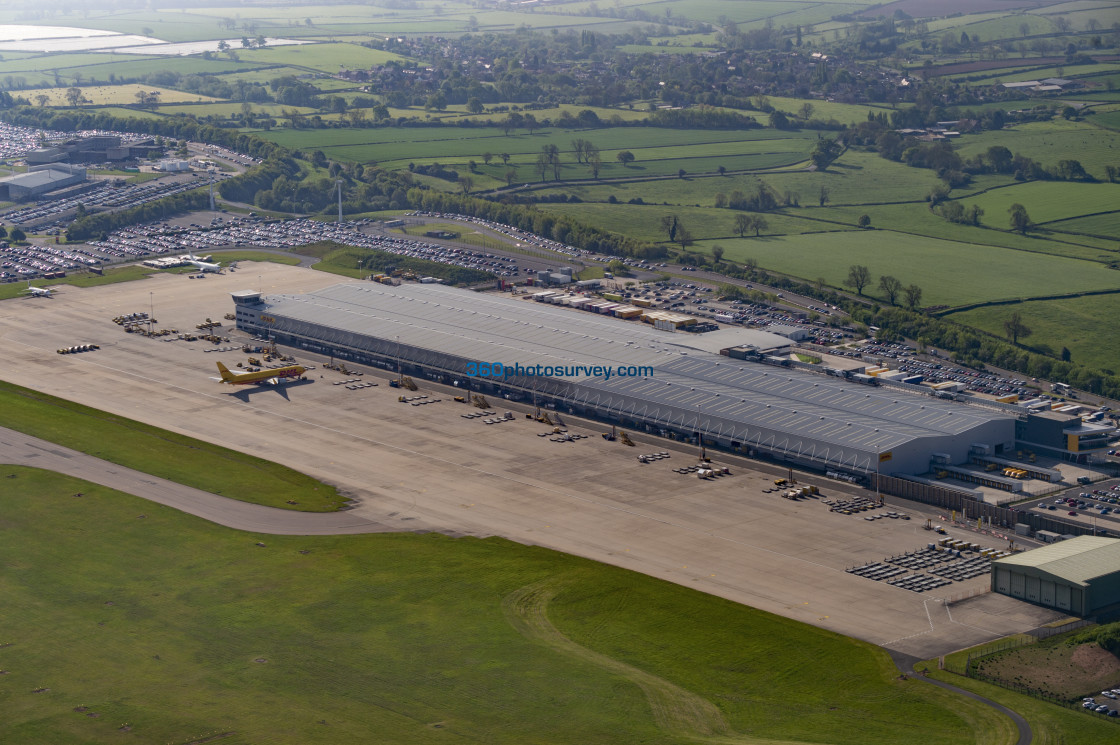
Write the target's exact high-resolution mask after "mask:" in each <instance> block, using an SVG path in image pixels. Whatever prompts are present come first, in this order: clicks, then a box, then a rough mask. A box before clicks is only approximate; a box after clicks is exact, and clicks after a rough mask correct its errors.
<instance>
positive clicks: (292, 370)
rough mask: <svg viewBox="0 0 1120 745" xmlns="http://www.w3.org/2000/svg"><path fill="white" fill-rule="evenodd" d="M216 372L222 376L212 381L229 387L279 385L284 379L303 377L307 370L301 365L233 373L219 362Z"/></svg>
mask: <svg viewBox="0 0 1120 745" xmlns="http://www.w3.org/2000/svg"><path fill="white" fill-rule="evenodd" d="M218 372H220V373H221V374H222V377H221V378H214V380H221V381H222V382H223V383H229V384H230V385H247V384H254V385H279V384H280V381H281V380H283V379H285V378H301V377H303V374H304V373H305V372H307V368H306V367H304V366H302V365H288V366H287V367H278V368H276V369H274V370H260V371H258V372H234V371H233V370H230V369H229V368H228V367H226V366H225V365H223V364H222V363H221V362H219V363H218Z"/></svg>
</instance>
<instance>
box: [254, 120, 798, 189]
mask: <svg viewBox="0 0 1120 745" xmlns="http://www.w3.org/2000/svg"><path fill="white" fill-rule="evenodd" d="M261 136H262V137H265V138H266V139H269V140H272V141H273V142H277V143H278V144H281V145H284V146H286V147H292V148H300V149H320V150H322V151H323V152H324V153H325V154H326V155H327V157H329V158H337V159H339V160H343V161H353V162H359V163H361V162H376V163H378V164H380V165H382V166H384V167H386V168H404V167H406V166H407V165H408V164H409V163H417V164H428V163H436V162H438V163H441V164H443V165H446V166H454V167H456V168H457V170H461V172H462V171H464V170H465V167H466V166H467V161H468V160H476V161H478V162H481V161H482V160H483V158H482V155H483V153H485V152H490V153H492V154H493V155H494V156H495V158H496V159H497V160H496V164H494V165H492V166H491V167H490V168H489V169H485V168H483V169H482V170H483V172H484V173H488V174H489V175H490V176H492V177H493V178H495V179H502V178H503V174H504V173H505V170H506V168H507V166H506V165H504V164H503V163H501V160H500V158H499V156H500V154H501V153H507V154H509V155H510V156H511V159H510V166H512V167H514V168H516V169H517V171H518V177H517V180H518V181H538V180H540V175H539V173H536V172H535V163H536V159H537V156H538V155H539V154H540V152H541V148H543V147H544V146H546V145H556V146H557V147H558V148H559V149H560V152H561V159H562V162H563V164H564V170H563V172H562V178H565V179H572V178H576V179H589V178H590V177H591V173H590V170H589V169H588V167H587V166H585V165H577V164H576V163H575V157H574V155H573V153H572V145H571V141H572V140H573V139H575V138H581V139H586V140H590V141H591V142H593V143H594V144H595V145H596V146H597V147H599V148H600V151H601V158H602V161H603V168H602V171H601V173H600V176H601V177H603V178H610V177H619V176H626V177H639V176H649V175H671V174H676V173H677V171H678V170H679V169H680V168H684V169H685V170H686V171H689V172H693V173H700V172H710V173H715V172H716V170H717V169H718V168H719V166H720V165H723V166H724V167H725V168H727V169H729V170H738V169H761V168H772V167H775V166H780V165H788V164H792V163H797V162H801V161H803V160H804V159H805V158H806V157H807V155H808V152H809V150H810V149H811V148H812V142H813V141H814V139H815V138H814V136H813V135H812V133H788V132H777V131H776V130H771V129H753V130H746V131H729V130H677V129H654V128H650V127H633V128H631V127H608V128H601V129H581V130H564V129H558V128H552V129H545V130H539V131H537V132H535V133H534V134H532V135H529V134H521V133H518V134H513V133H511V134H510V135H508V136H507V135H505V134H503V132H502V130H501V129H499V128H497V127H485V128H456V127H440V128H427V129H416V128H404V129H375V130H332V131H330V132H326V133H322V132H317V131H299V130H296V131H293V130H273V131H271V132H263V133H261ZM684 143H688V144H684ZM620 150H629V151H631V152H632V153H634V155H635V157H636V160H635V161H634V163H632V164H631V165H630V166H628V167H623V166H621V165H620V164H618V163H617V161H616V160H615V157H616V155H617V153H618V152H619V151H620Z"/></svg>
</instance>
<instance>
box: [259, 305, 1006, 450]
mask: <svg viewBox="0 0 1120 745" xmlns="http://www.w3.org/2000/svg"><path fill="white" fill-rule="evenodd" d="M264 303H265V307H264V309H263V310H262V313H267V314H268V315H270V316H273V317H276V318H277V329H278V330H279V329H281V328H282V325H283V323H284V320H285V319H292V320H295V321H301V322H304V323H311V324H316V325H319V326H323V327H327V328H330V329H333V330H336V331H340V332H344V333H350V334H355V335H362V336H371V337H377V338H380V339H385V340H390V341H392V340H394V339H396V340H399V343H400V345H401V346H402V347H411V348H417V349H423V350H428V351H432V352H438V353H441V354H443V355H448V356H451V357H458V358H460V359H463V360H477V361H481V362H501V363H503V364H504V365H513V364H515V363H519V364H521V365H538V364H539V365H545V366H547V365H553V366H555V365H612V366H615V367H617V366H620V365H638V366H650V367H652V368H653V375H651V376H645V377H618V376H614V377H611V378H610V379H609V380H607V379H604V378H601V377H600V378H590V377H569V378H566V379H567V380H570V381H571V382H573V383H578V386H579V387H580V389H581V390H582V391H584V393H585V394H587V396H590V395H591V394H592V393H593V392H599V393H601V394H603V395H609V396H613V397H623V398H626V399H628V400H630V402H631V403H632V404H633V405H634V406H637V405H643V406H654V407H656V406H664V407H671V408H672V409H673V410H675V411H676V412H677V416H676V421H677V422H678V423H687V422H686V421H685V420H686V419H687V418H688V417H697V418H699V417H702V419H701V421H700V423H702V424H706V425H707V426H706V427H705V429H713V428H717V426H718V428H719V429H721V431H729V430H732V429H733V428H734V427H735V425H736V424H750V425H751V426H753V427H763V428H765V429H767V430H768V431H773V432H783V433H789V434H791V435H792V436H795V437H804V438H811V439H813V440H816V441H818V442H823V443H834V444H835V445H836V446H843V447H847V448H853V449H858V450H860V451H863V452H870V453H875V452H883V451H886V450H890V449H891V448H894V447H897V446H900V445H903V444H905V443H908V442H911V441H913V440H915V439H919V438H923V437H941V436H946V435H950V436H953V435H964V434H966V433H967V432H968V431H969V430H971V429H973V428H974V427H977V426H980V425H982V424H985V423H988V422H991V421H993V420H1009V419H1010V417H1008V416H1005V415H1001V414H998V413H993V412H989V411H985V410H982V409H978V408H975V407H970V406H966V405H964V404H960V403H956V402H952V401H943V400H940V399H936V398H933V397H930V396H923V395H916V394H910V393H907V392H904V391H898V390H894V389H882V388H872V387H869V386H865V385H858V384H855V383H850V382H847V381H843V380H841V379H838V378H831V377H827V376H824V375H820V374H814V373H810V372H806V371H802V370H797V369H793V368H783V367H777V366H771V365H763V364H759V363H755V362H748V361H742V360H733V359H731V358H729V357H723V356H721V355H719V354H716V353H712V352H710V351H703V350H699V349H696V348H695V347H693V346H691V345H690V344H691V340H692V339H693V338H695V335H693V334H688V333H680V332H678V333H671V332H666V331H661V330H658V329H654V328H653V327H652V326H650V325H648V324H645V323H641V322H638V321H623V320H620V319H616V318H611V317H607V316H601V315H597V314H594V313H590V312H586V311H579V310H573V309H570V308H561V307H558V306H553V305H548V304H543V303H538V302H534V301H531V300H527V299H522V300H519V299H515V298H512V297H509V296H505V295H497V294H483V293H476V292H471V291H468V290H461V289H457V288H453V287H446V286H442V285H430V284H429V285H401V286H398V287H389V286H385V285H379V284H372V283H370V284H365V283H363V284H355V283H351V284H340V285H334V286H332V287H328V288H326V289H324V290H320V291H318V292H314V293H310V294H306V295H280V296H268V297H266V298H264ZM701 336H702V335H701ZM558 377H564V376H558ZM585 397H586V396H585ZM631 410H633V408H632V409H631ZM736 439H738V438H736Z"/></svg>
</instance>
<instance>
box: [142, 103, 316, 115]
mask: <svg viewBox="0 0 1120 745" xmlns="http://www.w3.org/2000/svg"><path fill="white" fill-rule="evenodd" d="M249 105H250V106H251V107H252V110H253V113H254V114H262V113H263V114H268V115H270V116H277V117H278V116H280V115H281V113H282V112H284V111H298V112H300V113H301V114H312V113H314V112H315V111H316V110H317V109H312V108H310V107H307V106H284V105H282V104H278V103H252V104H249ZM156 111H158V112H159V113H161V114H169V115H172V116H174V115H175V114H193V115H194V116H199V117H203V116H222V117H228V116H233V115H238V116H240V114H241V104H239V103H201V104H200V103H195V104H171V105H169V106H159V107H157V108H156Z"/></svg>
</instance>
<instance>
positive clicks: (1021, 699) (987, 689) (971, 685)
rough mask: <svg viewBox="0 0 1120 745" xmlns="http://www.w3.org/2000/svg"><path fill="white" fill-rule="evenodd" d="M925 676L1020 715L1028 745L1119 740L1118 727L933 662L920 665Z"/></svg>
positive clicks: (1099, 743)
mask: <svg viewBox="0 0 1120 745" xmlns="http://www.w3.org/2000/svg"><path fill="white" fill-rule="evenodd" d="M922 666H926V667H928V668H929V671H930V672H929V677H931V678H936V679H937V680H943V681H945V682H946V683H951V684H952V685H955V686H957V687H958V688H963V689H965V690H966V691H972V692H973V693H977V694H979V695H981V696H984V697H985V698H989V699H991V700H992V701H995V702H996V703H999V704H1003V705H1004V706H1006V707H1007V708H1009V709H1011V710H1012V711H1016V712H1018V713H1019V714H1021V715H1022V716H1023V717H1024V718H1025V719H1026V720H1027V723H1028V724H1030V726H1031V732H1032V733H1033V735H1034V739H1033V740H1031V745H1105V744H1106V743H1112V742H1116V740H1117V738H1118V737H1120V726H1118V725H1117V724H1115V723H1113V722H1109V721H1106V720H1103V719H1101V718H1100V717H1099V716H1098V715H1095V714H1089V713H1086V712H1084V711H1082V710H1080V709H1066V708H1063V707H1061V706H1058V705H1056V704H1051V703H1049V702H1047V701H1043V700H1041V699H1037V698H1033V697H1031V696H1027V695H1024V694H1022V693H1016V692H1014V691H1009V690H1007V689H1005V688H1000V687H999V686H997V685H992V684H991V683H985V682H984V681H982V680H976V679H974V678H965V677H963V676H960V675H954V674H953V673H949V672H945V671H943V670H938V669H937V660H930V661H928V662H926V663H921V664H919V665H918V667H922Z"/></svg>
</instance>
